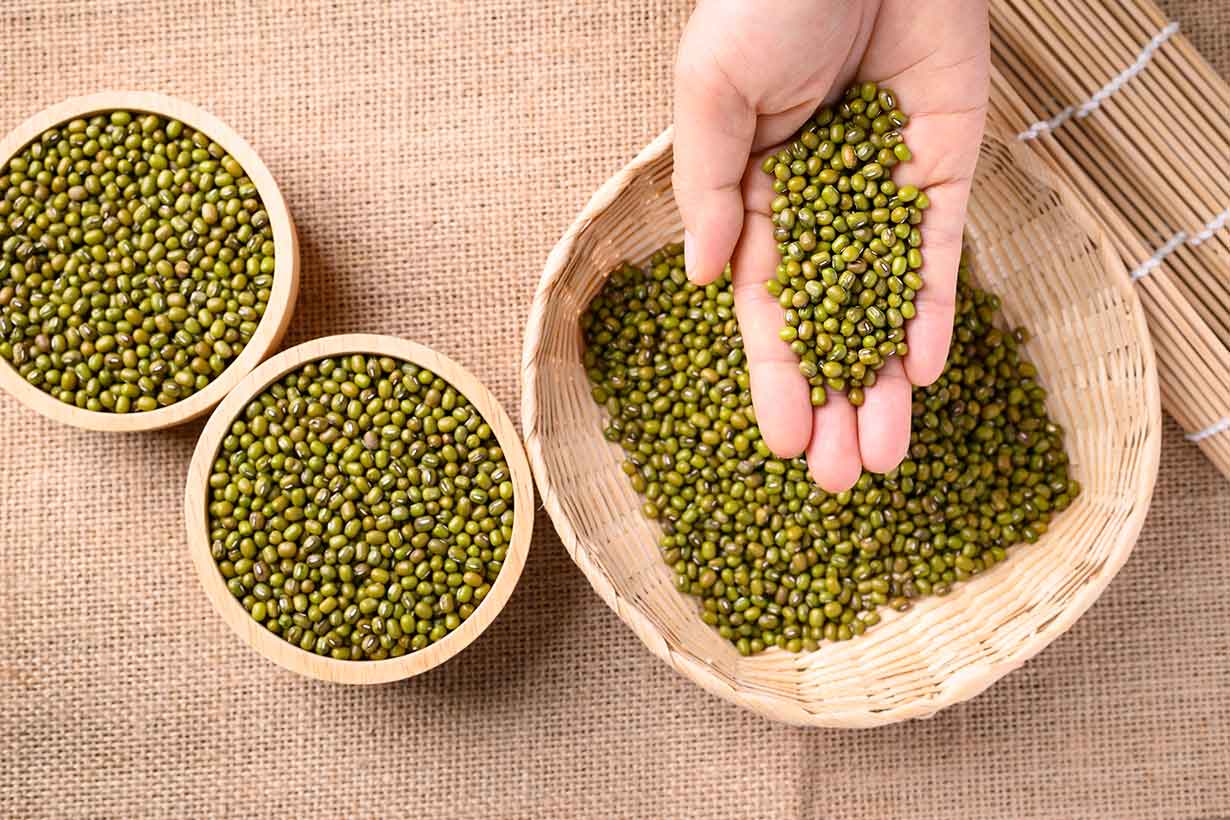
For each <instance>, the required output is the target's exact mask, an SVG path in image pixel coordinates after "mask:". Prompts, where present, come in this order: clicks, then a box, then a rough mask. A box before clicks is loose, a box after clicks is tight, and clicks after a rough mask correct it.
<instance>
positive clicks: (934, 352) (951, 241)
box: [905, 181, 969, 386]
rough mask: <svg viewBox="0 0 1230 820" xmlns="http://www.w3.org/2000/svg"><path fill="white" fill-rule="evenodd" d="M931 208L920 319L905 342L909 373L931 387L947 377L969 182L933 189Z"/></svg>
mask: <svg viewBox="0 0 1230 820" xmlns="http://www.w3.org/2000/svg"><path fill="white" fill-rule="evenodd" d="M927 195H928V196H929V197H930V198H931V207H930V208H928V209H927V212H926V214H925V215H924V216H923V221H922V226H921V232H922V251H923V266H922V268H921V269H920V270H919V272H918V273H919V275H920V276H922V280H923V286H922V289H921V290H919V291H918V293H917V295H915V297H914V308H915V315H914V318H913V319H910V320H909V321H908V322H906V325H905V338H906V341H907V342H908V343H909V346H910V351H909V354H908V355H907V356H906V357H905V373H906V375H907V376H908V377H909V379H910V381H911V382H912V383H914V384H917V385H924V386H925V385H928V384H931V383H932V382H933V381H935V380H936V379H938V378H939V377H940V374H941V373H943V372H944V365H945V363H946V362H947V361H948V345H949V343H950V342H951V341H952V321H953V312H954V305H955V300H956V290H957V268H958V266H959V265H960V262H961V234H962V231H963V229H964V226H965V205H966V202H967V201H968V199H969V183H968V182H965V181H955V182H948V183H943V184H941V185H935V186H932V187H931V188H928V189H927Z"/></svg>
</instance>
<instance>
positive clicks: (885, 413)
mask: <svg viewBox="0 0 1230 820" xmlns="http://www.w3.org/2000/svg"><path fill="white" fill-rule="evenodd" d="M910 390H911V387H910V382H909V380H908V379H906V376H905V369H904V368H903V367H902V364H901V361H900V360H899V359H898V358H897V357H895V356H894V357H893V358H891V359H889V360H888V361H887V362H886V363H885V364H884V367H882V368H880V370H879V372H877V373H876V383H875V385H874V386H872V387H869V388H868V389H867V391H866V396H865V400H864V402H863V406H862V407H860V408H858V414H857V415H858V445H859V453H860V455H861V458H862V463H863V466H864V467H866V468H867V469H868V470H870V471H871V472H873V473H887V472H888V471H889V470H892V469H895V468H896V467H897V465H899V464H900V463H901V461H902V459H904V458H905V454H906V452H907V451H908V450H909V447H910V402H911V395H910Z"/></svg>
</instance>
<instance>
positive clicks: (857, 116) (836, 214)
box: [763, 83, 930, 406]
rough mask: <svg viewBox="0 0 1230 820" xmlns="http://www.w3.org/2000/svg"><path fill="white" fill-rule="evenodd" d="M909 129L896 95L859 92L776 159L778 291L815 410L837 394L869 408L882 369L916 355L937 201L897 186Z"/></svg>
mask: <svg viewBox="0 0 1230 820" xmlns="http://www.w3.org/2000/svg"><path fill="white" fill-rule="evenodd" d="M908 122H909V118H908V117H907V116H906V115H905V114H904V113H902V112H901V110H900V109H899V108H898V107H897V100H896V97H895V96H894V94H893V93H892V92H891V91H889V90H888V89H887V88H879V87H878V86H876V84H875V83H863V84H860V85H855V86H853V87H851V88H850V89H849V90H847V91H846V93H845V96H844V98H843V99H842V101H841V102H840V103H839V104H838V105H837V106H835V107H829V106H826V107H824V108H822V109H820V111H819V112H817V113H816V115H815V116H814V117H813V118H812V119H811V120H810V121H808V122H807V123H806V124H805V125H804V126H803V128H802V129H801V130H800V131H799V132H798V133H797V134H796V135H795V137H794V139H793V141H791V143H790V144H789V145H788V146H787V147H786V148H783V149H782V150H781V151H778V152H777V153H776V154H774V155H772V156H770V157H768V158H766V159H765V161H764V165H763V170H764V171H765V173H768V174H770V175H772V177H773V190H774V191H775V192H776V194H777V196H776V197H775V198H774V199H773V202H772V205H771V208H772V211H773V225H774V228H773V236H774V238H775V239H776V240H777V242H778V245H777V248H778V252H779V253H780V254H781V257H782V261H781V264H779V265H778V267H777V275H776V277H775V278H773V279H770V280H769V282H768V288H769V292H770V293H771V294H773V296H775V297H777V300H778V302H779V303H780V304H781V306H782V308H783V309H784V310H785V312H786V325H785V327H783V328H782V331H781V338H782V340H783V341H785V342H788V343H789V344H790V349H791V350H792V351H794V353H795V354H796V355H797V356H798V357H799V360H800V361H799V370H800V371H802V373H803V375H804V376H805V377H806V378H807V381H808V383H809V384H810V385H811V403H812V404H813V405H821V404H824V403H825V401H826V400H827V392H826V388H831V389H833V390H844V391H847V392H846V396H847V398H848V399H849V400H850V403H851V404H853V405H855V406H858V405H861V404H862V403H863V390H864V388H867V387H871V386H872V385H873V384H875V380H876V371H877V370H879V369H880V368H881V367H883V366H884V363H885V362H886V361H887V360H888V359H889V358H890V357H892V356H904V355H906V353H907V352H908V350H909V348H908V346H907V345H906V339H905V323H906V321H907V320H909V319H912V318H913V317H914V314H915V308H914V296H915V294H916V293H917V292H918V290H919V289H920V288H921V287H922V278H921V277H920V275H919V270H920V269H921V268H922V263H923V258H922V251H921V250H920V248H921V247H922V234H921V233H920V232H919V229H918V225H919V223H921V222H922V213H923V211H925V210H926V209H927V207H928V206H929V205H930V202H929V200H928V198H927V195H926V193H924V192H922V191H919V190H918V189H917V188H915V187H914V186H912V185H903V186H901V187H898V186H897V184H896V183H895V182H893V179H892V169H893V167H894V166H895V165H897V164H898V163H900V162H904V161H906V160H909V159H910V158H911V155H910V149H909V148H907V147H906V144H905V142H903V138H902V135H901V129H902V128H904V127H905V126H906V124H907V123H908Z"/></svg>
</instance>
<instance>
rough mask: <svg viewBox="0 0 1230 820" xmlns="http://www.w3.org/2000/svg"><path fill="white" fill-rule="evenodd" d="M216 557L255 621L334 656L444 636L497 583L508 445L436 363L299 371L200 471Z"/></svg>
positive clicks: (265, 398) (506, 525)
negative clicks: (204, 475)
mask: <svg viewBox="0 0 1230 820" xmlns="http://www.w3.org/2000/svg"><path fill="white" fill-rule="evenodd" d="M209 487H210V489H209V503H208V512H209V527H210V533H209V537H210V542H211V546H210V549H211V552H212V555H213V558H214V560H215V562H216V563H217V565H218V569H219V571H220V572H221V573H222V576H223V578H225V579H226V585H227V588H228V589H229V590H230V592H231V594H232V595H234V596H235V598H237V599H238V600H239V601H240V603H242V605H243V607H244V608H245V609H246V610H247V611H248V612H249V614H250V615H251V616H252V618H253V620H255V621H257V622H259V623H261V624H263V625H264V626H265V628H266V629H268V630H269V631H271V632H273V633H275V634H277V635H280V636H282V637H283V638H285V639H286V640H287V641H289V642H290V643H292V644H294V645H296V646H298V647H300V648H301V649H304V650H307V651H309V652H315V653H316V654H318V655H326V656H329V657H332V658H336V659H339V660H380V659H383V658H394V657H398V656H400V655H404V654H406V653H407V652H413V651H415V650H419V649H422V648H424V647H426V646H428V645H429V644H432V643H435V642H436V641H440V640H442V639H444V638H445V637H446V636H447V635H448V634H449V633H451V632H452V631H453V630H455V629H457V628H458V627H459V626H461V624H462V623H463V622H464V621H465V620H466V619H467V618H469V617H470V615H471V614H473V612H474V611H475V609H476V608H477V607H478V606H479V605H480V604H481V603H482V601H483V599H484V598H485V597H486V596H487V594H488V593H489V592H490V591H491V586H492V584H493V583H495V580H496V577H497V576H498V575H499V572H500V568H501V566H502V565H503V562H504V559H505V555H506V553H507V550H508V547H509V543H510V541H511V538H512V526H513V483H512V476H511V474H510V472H509V467H508V463H507V462H506V461H505V459H504V453H503V450H502V449H501V448H500V446H499V445H498V443H497V442H496V439H495V436H494V434H493V432H492V430H491V427H490V426H488V424H487V423H486V422H485V421H484V420H483V418H482V416H481V415H480V414H479V413H478V411H477V410H476V409H475V407H474V406H473V405H472V404H470V402H469V401H468V400H467V399H466V398H465V396H463V395H462V394H461V393H460V392H458V391H457V390H456V389H455V388H454V387H452V386H451V385H449V384H448V383H446V382H445V381H444V380H443V379H441V378H440V377H439V376H437V375H435V374H434V373H432V372H431V371H430V370H427V369H425V368H422V367H419V366H417V365H414V364H411V363H408V362H402V361H398V360H395V359H392V358H389V357H383V356H368V355H359V354H356V355H351V356H343V357H337V358H326V359H321V360H319V361H315V362H311V363H309V364H306V365H303V366H302V367H301V368H299V369H298V370H295V371H293V372H291V373H289V374H287V375H285V376H283V377H282V378H281V379H279V380H278V381H277V382H275V383H274V384H272V385H270V386H269V388H268V389H266V390H265V391H264V392H263V393H261V394H260V395H259V396H258V397H257V398H255V399H253V400H252V401H251V402H249V404H248V405H247V407H246V408H245V410H244V411H243V413H242V415H241V416H240V417H239V418H238V419H236V420H235V422H234V423H233V424H232V426H231V430H230V433H229V434H228V435H227V436H226V437H225V438H224V439H223V441H222V445H221V447H220V448H219V451H218V454H217V457H216V459H215V461H214V466H213V473H212V474H211V475H210V478H209Z"/></svg>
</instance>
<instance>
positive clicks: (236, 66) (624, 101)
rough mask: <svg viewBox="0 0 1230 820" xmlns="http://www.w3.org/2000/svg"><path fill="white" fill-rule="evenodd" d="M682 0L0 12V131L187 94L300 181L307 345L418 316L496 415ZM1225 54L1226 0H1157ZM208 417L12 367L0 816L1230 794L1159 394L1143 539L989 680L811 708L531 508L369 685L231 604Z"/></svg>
mask: <svg viewBox="0 0 1230 820" xmlns="http://www.w3.org/2000/svg"><path fill="white" fill-rule="evenodd" d="M687 12H688V9H687V6H686V4H685V3H683V2H673V0H648V2H644V3H636V4H632V3H628V4H612V3H602V2H598V1H597V0H585V2H581V3H577V2H567V0H520V1H518V0H482V2H477V1H474V2H461V0H457V2H443V0H427V2H420V3H415V4H403V3H396V4H394V3H391V2H372V0H336V2H331V3H328V4H324V3H315V2H311V3H292V2H289V0H283V1H282V2H273V3H269V2H266V3H259V4H253V3H248V2H241V0H230V1H229V2H213V1H212V0H197V1H194V2H174V3H153V2H149V3H145V2H118V1H116V2H98V3H88V4H87V3H67V2H65V3H48V2H44V1H43V0H39V1H38V2H35V0H8V2H6V3H4V4H2V5H0V35H2V37H0V42H3V43H4V44H5V46H4V48H3V49H0V128H7V127H10V126H11V125H12V124H15V123H16V122H17V121H19V120H20V119H22V118H24V117H25V116H26V115H27V114H28V113H30V112H31V111H33V110H34V109H37V108H39V107H41V106H43V105H45V104H47V103H50V102H53V101H55V100H58V99H60V98H63V97H66V96H68V95H70V94H75V93H81V92H84V91H88V90H92V89H95V88H99V87H108V86H109V87H132V88H150V89H154V90H159V91H163V92H166V93H170V94H175V95H179V96H182V97H184V98H186V99H188V100H191V101H193V102H195V103H197V104H200V105H202V106H204V107H206V108H208V109H210V110H212V111H213V112H214V113H216V114H217V115H219V116H220V117H222V118H223V119H225V120H226V121H228V122H229V123H230V124H231V125H232V126H233V127H235V128H236V129H237V130H239V131H240V132H241V133H242V134H244V135H245V136H246V137H247V138H248V139H249V141H251V142H252V144H253V145H254V146H255V147H256V149H257V150H258V151H259V152H261V154H262V156H263V157H264V159H265V161H266V162H267V164H268V165H269V167H270V170H271V171H272V172H273V173H274V174H275V175H276V176H277V177H278V179H279V181H280V182H281V184H282V186H283V190H284V192H285V194H286V196H287V199H288V201H289V203H290V206H291V208H292V210H293V212H294V215H295V218H296V221H297V223H298V226H299V229H300V232H301V239H302V242H303V247H304V256H303V262H304V266H303V280H302V291H301V299H300V306H299V312H298V314H297V316H296V318H295V321H294V323H293V325H292V327H291V331H290V336H289V338H288V339H287V343H288V344H293V343H297V342H299V341H303V340H304V339H308V338H311V337H315V336H321V335H325V334H329V333H340V332H348V331H379V332H386V333H394V334H400V335H404V336H407V337H410V338H414V339H417V340H418V341H421V342H424V343H427V344H429V345H433V346H437V347H439V348H440V349H441V350H442V351H443V352H445V353H447V354H449V355H451V356H454V357H456V358H457V359H459V360H460V361H463V362H464V363H465V364H466V366H467V367H468V368H470V369H471V370H472V371H473V372H474V373H475V374H476V375H477V376H479V377H480V378H481V379H483V380H484V381H486V382H487V384H488V385H489V386H490V387H491V388H492V390H493V392H495V394H496V395H497V396H498V397H499V398H500V400H501V401H503V402H505V404H506V406H508V407H509V408H511V409H514V410H515V408H516V405H517V401H518V399H519V393H518V378H519V361H520V341H521V333H522V323H523V320H524V317H525V315H526V312H527V311H528V306H529V302H530V298H531V295H532V291H533V286H534V284H535V283H536V281H537V279H538V276H539V274H540V272H541V270H542V265H543V261H544V259H545V257H546V254H547V252H548V251H549V249H550V248H551V247H552V245H553V244H554V243H555V241H556V240H557V239H558V237H559V235H560V234H561V233H562V232H563V231H564V229H565V228H566V227H567V225H568V224H569V223H570V222H571V220H572V218H573V216H574V215H575V214H576V213H577V212H578V211H579V210H580V208H581V207H582V205H583V204H584V202H585V201H586V199H587V198H588V196H589V194H590V193H591V192H592V191H593V189H594V188H596V187H597V186H598V185H599V184H600V183H601V182H602V181H603V180H605V179H606V178H607V176H609V175H610V174H611V173H613V172H614V171H615V170H617V169H618V168H619V167H621V166H622V165H623V164H624V163H625V162H626V161H627V159H628V158H629V157H631V156H632V155H633V154H634V153H635V152H636V151H637V150H639V149H640V147H641V146H643V145H644V144H645V143H646V142H648V141H649V140H650V139H651V138H652V137H653V136H654V135H656V134H657V133H658V132H659V131H660V130H661V129H662V127H663V126H664V125H665V124H666V123H667V122H668V121H669V118H670V86H671V83H670V79H671V67H670V65H671V60H672V57H673V52H674V47H675V42H676V40H677V38H678V34H679V31H680V29H681V27H682V25H683V23H684V21H685V19H686V16H687ZM1167 12H1168V13H1169V14H1170V15H1171V16H1172V17H1175V18H1178V19H1180V20H1182V22H1183V26H1184V29H1183V30H1184V31H1185V32H1187V33H1188V34H1189V35H1190V36H1191V38H1192V39H1193V42H1194V43H1195V45H1196V46H1197V47H1198V48H1201V49H1202V50H1203V51H1204V52H1205V53H1206V54H1207V55H1208V56H1209V57H1210V59H1211V60H1212V62H1213V64H1214V65H1215V66H1216V67H1217V68H1218V70H1219V71H1221V72H1223V74H1225V73H1227V72H1230V39H1228V38H1227V34H1226V32H1227V31H1230V25H1228V24H1230V10H1228V9H1227V8H1226V5H1225V4H1223V3H1221V2H1207V1H1206V2H1195V1H1189V2H1179V1H1178V0H1172V2H1169V3H1167ZM199 429H200V426H199V424H198V425H193V426H189V427H187V428H184V429H179V430H175V431H171V432H168V433H163V434H156V435H150V436H143V437H123V436H121V437H106V436H101V435H97V434H89V433H85V432H77V431H72V430H67V429H63V428H60V427H56V426H53V425H52V424H50V423H49V422H46V421H44V420H42V419H41V418H39V417H36V416H34V415H32V414H30V413H28V412H25V411H23V410H22V409H20V408H19V407H18V406H16V405H15V403H14V402H13V401H12V400H11V399H9V398H8V397H5V396H0V524H2V526H0V628H2V629H3V637H4V639H5V640H4V648H5V651H4V653H3V657H2V659H0V815H3V816H12V817H37V816H91V817H104V816H106V817H137V816H190V817H205V816H227V815H236V816H266V817H296V816H305V815H322V816H347V817H372V816H408V817H417V816H446V817H465V818H479V817H502V818H507V817H545V816H560V817H610V816H618V817H645V818H657V817H686V818H693V817H694V818H728V817H770V816H771V817H777V818H794V817H806V818H858V817H873V818H883V817H892V818H916V817H971V818H974V817H976V818H1035V817H1048V818H1049V817H1111V818H1142V817H1158V818H1188V820H1191V819H1192V818H1216V817H1226V816H1230V767H1227V765H1226V760H1227V759H1228V758H1230V705H1227V700H1226V697H1225V692H1226V691H1228V690H1230V637H1228V634H1230V633H1228V626H1230V599H1228V597H1227V596H1226V594H1225V590H1226V588H1227V587H1228V586H1230V551H1228V550H1227V548H1226V540H1227V539H1226V533H1227V532H1230V484H1227V482H1225V481H1224V480H1223V479H1222V478H1221V476H1220V475H1219V474H1218V473H1217V471H1216V470H1215V469H1214V468H1213V467H1212V466H1211V465H1210V464H1209V463H1208V461H1207V460H1206V459H1205V458H1204V457H1203V456H1202V455H1201V454H1200V453H1199V451H1198V450H1197V449H1196V447H1195V446H1194V445H1192V444H1189V443H1186V442H1184V441H1183V438H1182V434H1181V431H1180V430H1179V428H1178V427H1177V426H1175V425H1174V424H1173V423H1170V424H1168V428H1167V434H1166V441H1165V444H1164V451H1163V464H1162V472H1161V476H1160V478H1159V482H1158V491H1157V494H1156V498H1155V501H1154V506H1153V510H1152V512H1151V514H1150V519H1149V522H1148V524H1147V526H1146V529H1145V532H1144V534H1143V536H1142V538H1141V541H1140V544H1139V546H1138V547H1137V549H1136V552H1135V553H1134V555H1133V557H1132V559H1131V560H1130V561H1129V562H1128V564H1127V566H1126V567H1125V568H1124V570H1123V571H1122V572H1121V574H1120V576H1119V577H1118V578H1117V579H1116V580H1115V581H1114V582H1113V583H1112V584H1111V586H1110V588H1109V589H1108V590H1107V592H1106V594H1105V595H1104V596H1103V597H1102V598H1101V599H1100V601H1099V603H1098V604H1097V605H1095V606H1094V608H1093V609H1092V610H1090V612H1089V613H1088V614H1087V615H1086V616H1085V617H1084V618H1082V619H1081V621H1079V622H1078V623H1077V625H1076V626H1075V627H1074V628H1073V630H1072V631H1071V632H1069V633H1068V634H1067V635H1065V636H1064V637H1063V638H1061V639H1060V640H1058V641H1057V642H1056V643H1055V644H1054V645H1052V646H1051V647H1050V648H1049V649H1047V650H1046V651H1045V652H1043V653H1042V654H1041V655H1040V656H1038V657H1037V658H1036V659H1035V660H1033V661H1031V662H1030V663H1028V664H1027V665H1026V666H1024V667H1023V668H1022V669H1020V670H1019V671H1017V672H1015V673H1013V674H1012V675H1010V676H1008V677H1007V678H1006V679H1004V680H1003V681H1002V682H1000V683H999V684H997V685H996V686H994V687H992V688H991V689H990V690H988V691H987V692H986V693H985V694H983V695H981V696H980V697H978V698H977V699H975V700H974V701H972V702H970V703H968V704H963V705H960V706H957V707H954V708H952V709H950V710H947V711H945V712H942V713H941V714H940V715H938V716H937V717H936V718H934V719H932V720H929V721H925V722H917V723H910V724H904V725H898V726H892V727H888V728H886V729H880V730H874V731H866V732H854V733H851V732H840V731H817V730H799V729H793V728H789V727H784V726H779V725H776V724H772V723H769V722H766V721H764V720H763V719H761V718H758V717H756V716H754V715H752V714H750V713H747V712H744V711H741V710H739V709H737V708H735V707H733V706H729V705H727V704H725V703H723V702H720V701H718V700H716V699H714V698H712V697H710V696H708V695H706V694H704V693H703V692H701V691H700V690H699V689H697V688H696V687H695V686H693V685H691V684H690V683H687V682H686V681H685V680H684V679H683V678H681V677H679V676H677V675H676V674H674V673H673V672H671V671H669V670H668V669H667V668H666V667H665V666H664V665H663V664H661V663H660V662H659V661H657V660H656V659H654V658H653V657H652V656H651V655H650V654H649V653H648V652H646V651H645V649H644V647H643V646H642V645H641V643H640V642H639V641H638V640H637V639H636V638H635V637H634V636H633V635H632V634H631V632H629V631H628V630H627V629H626V627H624V626H623V624H622V623H620V622H619V621H618V620H617V619H616V618H615V616H614V615H613V614H612V613H611V612H610V611H609V610H608V609H607V608H606V607H605V606H604V605H603V604H602V603H601V601H599V600H598V598H597V597H596V596H595V595H594V594H593V593H592V591H591V590H590V588H589V586H588V585H587V584H586V582H585V580H584V579H583V577H582V576H581V574H580V573H579V572H578V571H577V570H576V569H575V567H574V566H573V565H572V564H571V562H570V561H569V560H568V557H567V555H566V553H565V552H564V550H563V548H562V547H561V546H560V544H559V542H558V540H557V539H556V537H555V535H554V533H553V531H552V528H551V524H550V522H549V521H548V520H547V518H546V517H545V515H543V514H540V515H539V516H538V519H537V522H536V536H535V543H534V547H533V550H532V551H531V554H530V558H529V563H528V565H527V567H526V570H525V573H524V575H523V578H522V581H521V584H520V586H519V587H518V589H517V591H516V593H515V594H514V596H513V598H512V600H511V602H510V604H509V606H508V607H507V608H506V609H505V611H504V612H503V614H502V615H501V616H500V617H499V619H498V620H497V621H496V622H495V624H494V625H493V626H492V628H491V629H490V630H488V632H487V633H486V634H484V635H483V637H482V638H481V639H480V640H479V641H478V642H477V643H476V644H475V645H474V646H472V647H471V648H469V649H467V650H466V652H464V653H463V654H462V655H460V656H459V657H457V658H455V659H453V660H452V661H450V662H449V663H448V664H446V665H445V666H443V667H442V668H440V669H438V670H436V671H434V672H432V673H431V674H429V675H426V676H424V677H421V678H418V679H415V680H412V681H408V682H405V683H402V684H396V685H391V686H387V687H380V688H374V689H373V688H368V689H351V688H342V687H338V686H332V685H328V684H324V683H318V682H313V681H306V680H300V679H298V678H295V677H293V676H292V675H290V674H289V673H286V672H283V671H282V670H280V669H278V668H276V667H274V666H272V665H270V664H267V663H265V662H263V661H261V660H260V659H259V658H258V657H257V656H255V655H254V654H253V653H252V652H251V651H249V650H248V649H247V648H246V647H244V646H243V645H242V644H241V643H240V642H239V641H238V640H237V639H236V638H235V637H234V636H233V635H232V634H231V633H230V632H229V631H228V630H227V628H226V627H225V625H224V624H223V623H222V622H221V621H220V620H219V619H218V618H217V617H216V616H215V615H214V613H213V611H212V609H211V608H210V607H209V605H208V603H207V602H206V599H205V597H204V595H203V593H202V592H201V590H200V587H199V585H198V583H197V581H196V578H195V577H194V575H193V573H192V568H191V563H190V560H189V558H188V555H187V552H186V550H185V546H184V538H183V534H182V526H183V524H182V520H181V515H180V498H181V492H182V484H183V480H184V477H185V471H186V469H187V464H188V458H189V455H190V453H191V450H192V446H193V444H194V441H195V436H196V435H197V433H198V432H199Z"/></svg>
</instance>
